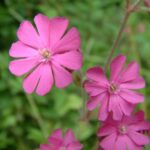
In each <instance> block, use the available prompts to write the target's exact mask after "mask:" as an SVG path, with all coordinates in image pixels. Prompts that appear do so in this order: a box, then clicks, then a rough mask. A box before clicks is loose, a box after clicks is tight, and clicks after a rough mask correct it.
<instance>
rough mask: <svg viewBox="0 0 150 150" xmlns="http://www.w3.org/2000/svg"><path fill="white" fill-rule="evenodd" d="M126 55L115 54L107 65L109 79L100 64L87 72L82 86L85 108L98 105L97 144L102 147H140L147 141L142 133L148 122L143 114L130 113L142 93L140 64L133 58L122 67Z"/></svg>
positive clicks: (117, 149) (133, 149) (149, 126)
mask: <svg viewBox="0 0 150 150" xmlns="http://www.w3.org/2000/svg"><path fill="white" fill-rule="evenodd" d="M125 61H126V57H125V56H124V55H118V56H117V57H116V58H114V60H113V61H112V63H111V65H110V80H107V78H106V76H105V73H104V71H103V69H102V68H100V67H93V68H90V69H89V70H88V71H87V74H86V75H87V80H86V81H85V84H84V87H85V90H86V92H87V93H88V95H89V97H90V98H89V100H88V102H87V108H88V109H89V110H93V109H95V108H96V107H97V106H99V113H98V119H99V120H101V121H102V127H101V128H100V129H99V131H98V136H99V137H100V139H102V140H101V141H100V146H101V147H102V148H103V149H104V150H112V149H113V150H126V149H128V150H142V148H143V147H144V146H145V145H147V144H150V138H149V137H148V136H146V135H144V133H145V132H148V131H149V130H150V123H148V122H147V121H145V120H144V113H143V112H138V113H137V114H136V115H134V114H133V113H132V112H133V110H134V107H135V106H136V104H138V103H142V102H143V101H144V96H143V95H142V94H140V93H138V92H137V91H135V90H137V89H141V88H144V87H145V81H144V79H143V78H142V77H141V76H140V67H139V65H138V64H137V63H136V62H135V61H133V62H131V63H129V64H128V65H127V66H125Z"/></svg>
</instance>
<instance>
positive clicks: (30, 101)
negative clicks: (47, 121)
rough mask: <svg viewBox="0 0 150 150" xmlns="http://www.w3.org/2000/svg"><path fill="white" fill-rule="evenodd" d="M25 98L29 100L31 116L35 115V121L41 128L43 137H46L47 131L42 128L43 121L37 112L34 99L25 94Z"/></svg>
mask: <svg viewBox="0 0 150 150" xmlns="http://www.w3.org/2000/svg"><path fill="white" fill-rule="evenodd" d="M26 98H27V100H28V102H29V105H30V107H31V110H32V111H33V116H34V117H35V119H36V120H37V123H38V125H39V127H40V128H41V131H42V133H43V137H44V138H45V139H46V137H47V131H46V129H45V128H44V121H43V119H42V117H41V115H40V113H39V110H38V107H37V105H36V103H35V101H34V99H33V98H32V96H31V95H26Z"/></svg>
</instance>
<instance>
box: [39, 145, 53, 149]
mask: <svg viewBox="0 0 150 150" xmlns="http://www.w3.org/2000/svg"><path fill="white" fill-rule="evenodd" d="M40 150H53V149H52V148H51V147H50V146H49V145H48V144H40Z"/></svg>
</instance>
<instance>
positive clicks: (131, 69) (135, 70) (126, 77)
mask: <svg viewBox="0 0 150 150" xmlns="http://www.w3.org/2000/svg"><path fill="white" fill-rule="evenodd" d="M139 70H140V67H139V65H138V63H137V62H135V61H133V62H131V63H130V64H129V65H128V66H127V68H126V69H125V70H124V71H123V72H122V74H121V78H120V79H121V81H120V82H127V81H132V80H134V79H137V77H138V76H139Z"/></svg>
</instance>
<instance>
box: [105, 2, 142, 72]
mask: <svg viewBox="0 0 150 150" xmlns="http://www.w3.org/2000/svg"><path fill="white" fill-rule="evenodd" d="M140 2H141V0H137V1H136V2H135V3H134V4H133V5H132V4H131V5H130V0H126V3H127V6H126V11H125V16H124V19H123V21H122V24H121V26H120V29H119V32H118V35H117V37H116V39H115V41H114V43H113V46H112V48H111V51H110V54H109V56H108V59H107V61H106V65H105V71H106V70H107V68H108V66H109V64H110V62H111V60H112V57H113V54H114V52H115V50H116V48H117V47H118V45H119V42H120V40H121V37H122V34H123V30H124V28H125V26H126V24H127V21H128V19H129V16H130V15H131V13H132V12H134V10H135V9H136V8H137V6H138V5H139V4H140Z"/></svg>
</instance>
